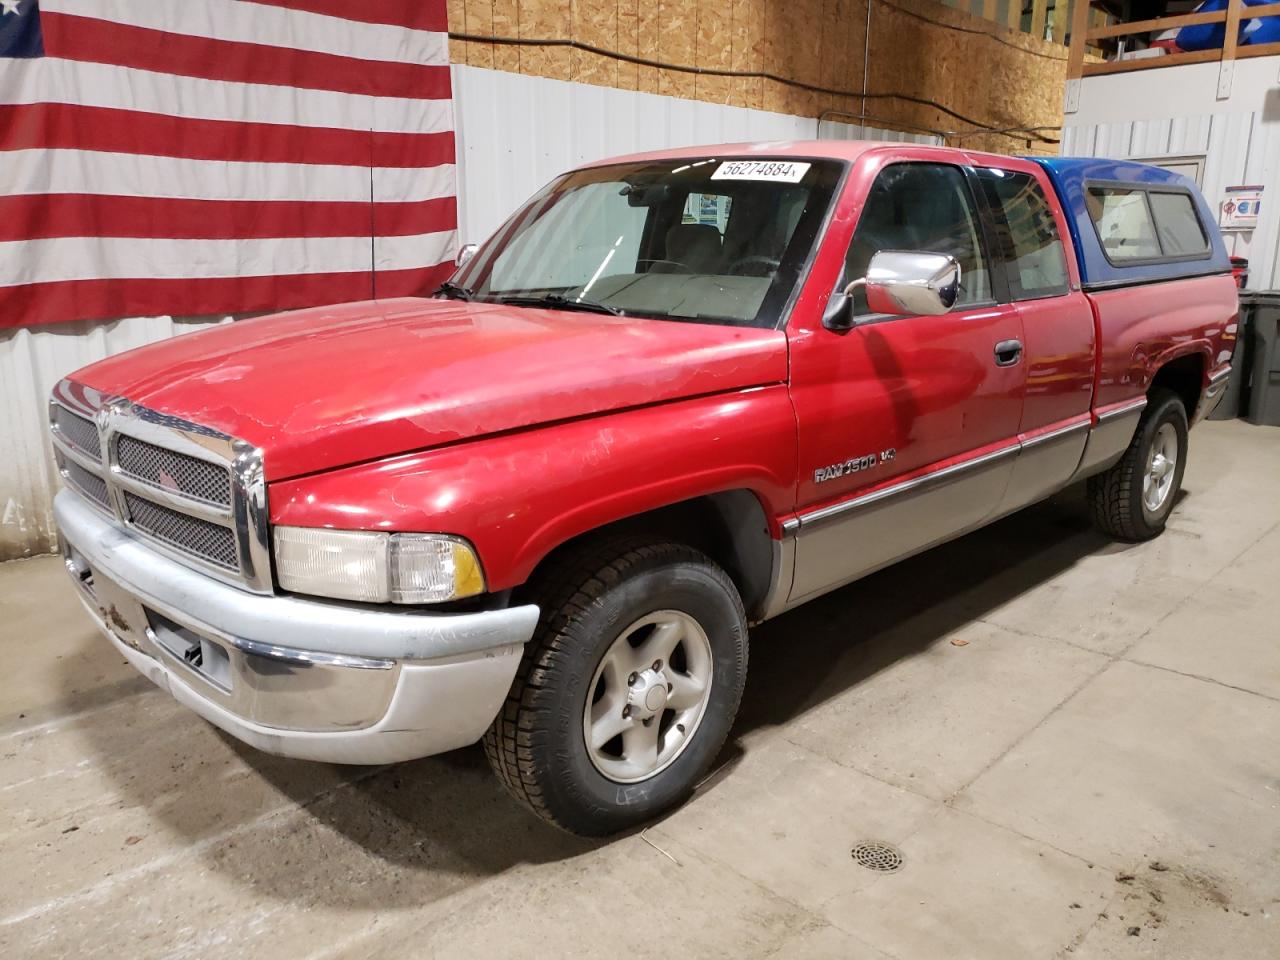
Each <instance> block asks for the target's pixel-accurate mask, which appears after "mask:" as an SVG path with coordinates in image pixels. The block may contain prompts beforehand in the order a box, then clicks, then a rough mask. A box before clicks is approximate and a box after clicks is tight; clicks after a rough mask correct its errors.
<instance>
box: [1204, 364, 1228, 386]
mask: <svg viewBox="0 0 1280 960" xmlns="http://www.w3.org/2000/svg"><path fill="white" fill-rule="evenodd" d="M1230 376H1231V367H1229V366H1227V367H1223V368H1222V369H1221V370H1219V371H1218V372H1217V373H1211V374H1209V386H1211V387H1216V386H1217V385H1218V384H1220V383H1221V382H1222V381H1223V380H1226V379H1227V378H1228V377H1230Z"/></svg>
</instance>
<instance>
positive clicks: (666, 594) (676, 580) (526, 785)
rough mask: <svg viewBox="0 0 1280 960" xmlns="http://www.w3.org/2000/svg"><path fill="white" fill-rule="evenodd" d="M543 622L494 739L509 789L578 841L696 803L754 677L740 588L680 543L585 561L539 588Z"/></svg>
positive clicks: (571, 563) (615, 550)
mask: <svg viewBox="0 0 1280 960" xmlns="http://www.w3.org/2000/svg"><path fill="white" fill-rule="evenodd" d="M535 589H536V590H537V592H538V596H539V601H540V602H541V603H542V607H543V612H542V618H541V620H540V621H539V624H538V628H537V630H536V631H535V632H534V635H533V638H532V639H531V640H530V641H529V643H528V644H527V645H526V647H525V651H524V655H523V658H522V659H521V663H520V667H519V669H518V670H517V672H516V678H515V681H514V682H513V684H512V687H511V692H510V693H509V694H508V696H507V700H506V702H505V703H504V704H503V708H502V710H501V712H500V713H499V714H498V716H497V718H496V719H495V720H494V722H493V724H492V726H491V727H490V728H489V730H488V732H487V733H486V734H485V737H484V747H485V754H486V756H487V757H488V759H489V764H490V766H492V767H493V770H494V772H495V773H496V774H497V775H498V779H499V780H501V781H502V783H503V784H504V786H506V788H507V790H508V791H509V792H510V793H511V794H512V795H513V796H514V797H515V798H516V799H517V800H519V801H520V802H521V803H523V804H524V805H525V806H527V807H528V808H529V809H530V810H532V811H533V812H534V813H536V814H537V815H538V816H540V817H542V818H543V819H544V820H547V821H549V822H550V823H553V824H555V825H556V826H558V827H560V828H562V829H564V830H567V831H569V832H571V833H577V834H582V835H584V836H603V835H606V834H611V833H616V832H618V831H620V830H625V829H627V828H628V827H631V826H635V825H637V824H640V823H644V822H645V821H648V820H651V819H652V818H654V817H655V816H657V815H658V814H660V813H662V812H664V811H666V810H668V809H670V808H672V807H674V806H676V805H677V804H679V803H681V802H682V801H683V800H685V799H686V798H687V797H688V796H689V794H690V793H691V792H692V791H693V788H694V786H695V785H696V784H697V783H698V782H699V781H700V780H701V778H702V777H703V776H704V775H705V773H706V772H707V770H708V768H709V767H710V765H711V763H712V762H713V761H714V760H715V757H716V755H717V754H718V753H719V752H720V748H721V747H722V746H723V745H724V742H725V739H726V737H727V736H728V733H729V728H730V727H731V726H732V724H733V719H734V717H735V715H736V714H737V711H738V704H739V702H740V701H741V698H742V690H743V687H744V685H745V683H746V672H747V626H746V616H745V614H744V612H743V608H742V600H741V598H740V597H739V596H738V591H737V590H736V588H735V587H734V585H733V582H732V581H731V580H730V579H729V577H728V576H727V575H726V574H725V572H724V571H723V570H721V569H720V568H719V567H718V566H716V564H714V563H713V562H712V561H711V560H710V559H708V558H707V557H706V556H705V555H704V554H702V553H700V552H698V551H697V550H694V549H693V548H691V547H687V546H684V545H682V544H675V543H639V542H631V543H627V544H621V545H618V544H615V545H614V546H613V547H612V548H609V547H604V548H602V549H598V550H596V551H593V552H592V553H590V554H587V555H582V554H580V555H579V556H578V557H577V558H575V559H571V560H568V561H566V562H564V563H562V564H560V565H559V566H558V568H557V569H556V570H555V571H553V572H552V573H551V574H549V575H548V576H546V577H544V578H543V579H542V583H541V584H537V585H535Z"/></svg>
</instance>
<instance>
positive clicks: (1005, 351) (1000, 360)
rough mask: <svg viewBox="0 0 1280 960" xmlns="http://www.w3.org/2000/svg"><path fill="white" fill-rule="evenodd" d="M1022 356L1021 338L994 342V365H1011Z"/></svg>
mask: <svg viewBox="0 0 1280 960" xmlns="http://www.w3.org/2000/svg"><path fill="white" fill-rule="evenodd" d="M1021 358H1022V341H1021V340H1001V341H1000V342H999V343H997V344H996V366H997V367H1012V366H1013V365H1014V364H1015V363H1017V362H1018V361H1019V360H1020V359H1021Z"/></svg>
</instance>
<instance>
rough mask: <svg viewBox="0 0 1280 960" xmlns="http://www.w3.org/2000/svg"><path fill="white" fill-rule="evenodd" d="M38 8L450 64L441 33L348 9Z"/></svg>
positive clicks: (171, 3)
mask: <svg viewBox="0 0 1280 960" xmlns="http://www.w3.org/2000/svg"><path fill="white" fill-rule="evenodd" d="M40 10H41V12H42V13H45V14H51V13H53V14H57V13H64V14H69V15H71V16H77V17H93V18H96V19H99V20H111V21H113V22H115V23H123V24H132V25H134V26H138V27H149V28H151V29H152V30H164V31H166V32H168V33H186V34H190V35H192V36H199V37H208V38H210V39H214V40H238V41H241V42H244V43H258V44H267V45H270V46H273V47H280V48H283V49H294V50H309V51H311V52H312V53H331V54H336V55H337V56H340V57H354V58H356V59H360V60H389V61H396V62H400V63H416V64H435V65H438V66H448V63H449V59H448V55H447V51H446V47H445V43H444V40H445V38H444V37H443V36H441V33H440V32H439V31H427V30H410V29H407V28H405V27H401V26H388V25H385V24H380V23H359V22H355V21H353V20H351V19H350V18H349V17H347V16H346V11H344V13H343V15H342V16H337V17H335V16H326V15H323V14H318V13H310V12H308V11H305V10H291V9H288V8H285V7H274V6H269V5H266V4H261V3H245V2H243V0H200V2H199V3H192V2H191V0H144V2H141V3H139V2H138V0H41V3H40Z"/></svg>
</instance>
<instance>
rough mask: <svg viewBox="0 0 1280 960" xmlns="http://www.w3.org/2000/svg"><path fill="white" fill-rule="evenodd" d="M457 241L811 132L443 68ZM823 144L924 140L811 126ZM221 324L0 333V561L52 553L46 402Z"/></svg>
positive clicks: (161, 321) (166, 321)
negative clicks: (668, 169)
mask: <svg viewBox="0 0 1280 960" xmlns="http://www.w3.org/2000/svg"><path fill="white" fill-rule="evenodd" d="M453 81H454V91H455V93H454V96H455V102H456V107H455V108H456V112H457V138H458V144H457V149H458V164H459V167H458V169H459V183H458V197H459V204H460V209H459V233H460V234H461V237H462V239H463V241H468V242H469V241H473V240H474V241H479V240H483V239H484V238H485V237H487V236H488V235H489V234H490V233H491V232H492V231H493V230H494V229H496V228H497V227H498V225H499V224H500V223H501V222H502V221H503V220H504V219H505V218H506V217H507V216H508V215H509V214H510V213H511V212H512V211H513V210H514V209H515V208H516V207H517V206H518V205H519V204H520V203H522V202H523V201H524V200H525V199H527V198H528V197H529V195H530V194H532V193H533V192H534V191H535V190H537V189H538V188H539V187H541V186H542V185H543V184H545V183H546V182H547V181H549V180H550V179H551V178H552V177H554V176H556V175H557V174H559V173H562V172H563V171H565V170H567V169H570V168H571V167H574V166H577V165H578V164H580V163H583V162H585V161H589V160H595V159H598V158H600V157H605V156H610V155H615V154H622V153H630V152H634V151H638V150H651V149H659V148H662V147H669V146H684V145H689V144H697V143H723V142H728V141H742V140H800V139H815V138H816V137H817V134H818V122H817V121H816V120H814V119H812V118H807V117H793V116H786V115H783V114H777V113H766V112H764V111H761V110H749V109H746V108H741V107H727V106H718V105H716V104H710V103H701V102H695V101H690V100H679V99H676V98H673V97H662V96H657V95H654V94H648V93H638V92H634V91H627V90H614V89H606V88H603V87H593V86H588V85H586V84H581V83H569V82H565V81H561V80H546V79H542V78H539V77H526V76H520V75H518V74H510V73H502V72H499V71H494V70H482V69H480V68H477V67H465V66H455V67H454V68H453ZM822 135H823V137H824V138H830V139H853V138H855V137H865V138H868V139H878V140H909V141H920V142H929V141H931V140H932V139H933V138H931V137H928V136H917V135H908V134H900V133H895V132H891V131H883V130H874V129H871V128H867V129H865V130H864V129H862V128H859V127H850V126H846V125H844V124H838V123H824V124H822ZM229 319H230V318H196V319H190V320H183V319H174V318H172V317H136V318H131V319H124V320H116V321H112V322H110V323H74V324H61V325H58V326H51V327H38V328H33V329H22V330H0V560H7V559H12V558H14V557H23V556H30V555H33V554H37V553H47V552H49V551H51V550H52V549H54V530H53V518H52V515H51V513H50V505H51V502H52V498H53V493H54V491H55V490H56V485H55V483H56V478H55V470H54V467H53V456H52V451H51V449H50V447H49V442H48V440H47V438H46V435H45V429H44V424H45V420H46V412H45V403H46V398H47V397H48V396H49V391H50V389H51V388H52V387H53V384H54V383H55V382H57V380H58V379H60V378H61V377H63V376H64V375H66V374H67V373H68V372H70V371H72V370H75V369H77V368H79V367H82V366H84V365H85V364H88V363H92V362H93V361H95V360H99V359H102V358H103V357H106V356H109V355H111V354H114V353H119V352H121V351H123V350H128V349H131V348H133V347H137V346H141V345H143V344H147V343H152V342H154V341H157V340H163V339H165V338H166V337H171V336H173V335H175V334H178V333H182V332H185V331H189V330H196V329H199V328H200V327H202V326H207V325H209V324H211V323H218V322H223V321H225V320H229Z"/></svg>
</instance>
